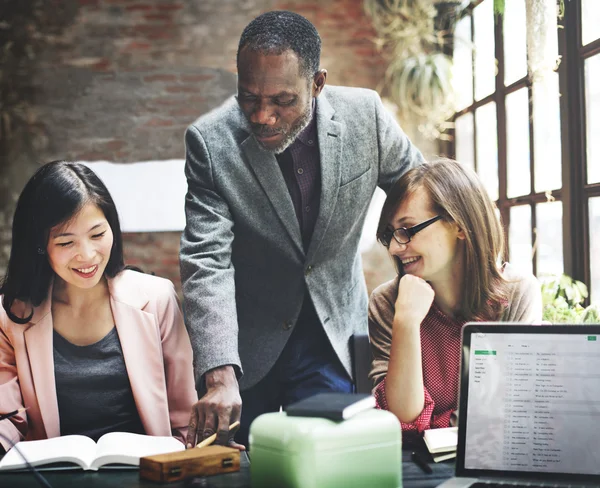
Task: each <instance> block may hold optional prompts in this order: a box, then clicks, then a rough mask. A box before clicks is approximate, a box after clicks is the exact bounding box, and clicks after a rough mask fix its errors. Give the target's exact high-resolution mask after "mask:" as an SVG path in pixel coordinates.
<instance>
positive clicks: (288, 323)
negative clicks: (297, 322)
mask: <svg viewBox="0 0 600 488" xmlns="http://www.w3.org/2000/svg"><path fill="white" fill-rule="evenodd" d="M291 328H292V323H291V322H284V323H283V329H284V330H290V329H291Z"/></svg>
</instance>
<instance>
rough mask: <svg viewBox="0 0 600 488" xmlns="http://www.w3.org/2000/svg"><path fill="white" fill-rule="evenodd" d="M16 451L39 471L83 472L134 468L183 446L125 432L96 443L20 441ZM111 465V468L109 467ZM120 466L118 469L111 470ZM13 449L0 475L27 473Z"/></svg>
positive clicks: (82, 439)
mask: <svg viewBox="0 0 600 488" xmlns="http://www.w3.org/2000/svg"><path fill="white" fill-rule="evenodd" d="M17 448H18V449H19V450H20V451H21V452H22V453H23V455H24V456H25V457H26V458H27V460H28V461H29V462H30V463H31V464H32V465H33V466H36V467H37V466H41V467H42V469H79V468H81V469H84V470H92V471H97V470H98V468H100V467H121V468H122V467H123V465H126V466H128V467H130V468H132V467H133V468H135V467H137V466H139V464H140V458H141V457H145V456H152V455H154V454H165V453H169V452H176V451H184V450H185V446H184V445H183V444H182V443H181V442H179V441H178V440H177V439H175V438H174V437H157V436H149V435H141V434H130V433H127V432H111V433H109V434H104V435H103V436H102V437H100V439H98V443H95V442H94V441H93V440H92V439H90V438H89V437H86V436H84V435H66V436H63V437H53V438H52V439H44V440H39V441H21V442H19V443H17ZM109 465H112V466H109ZM115 465H120V466H115ZM27 469H28V468H27V465H26V464H25V462H24V461H23V458H22V457H21V456H20V455H19V453H18V452H17V450H16V449H14V448H13V449H11V450H10V451H8V453H7V454H6V455H5V456H4V457H3V458H2V460H0V471H18V470H27Z"/></svg>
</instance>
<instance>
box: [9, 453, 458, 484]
mask: <svg viewBox="0 0 600 488" xmlns="http://www.w3.org/2000/svg"><path fill="white" fill-rule="evenodd" d="M241 464H242V466H241V469H240V471H239V472H237V473H229V474H223V475H218V476H209V477H205V478H193V479H189V480H185V481H179V482H176V483H165V484H158V483H154V482H152V481H144V480H140V479H139V473H138V471H137V470H104V471H99V472H93V471H79V470H77V471H75V470H73V471H42V472H41V473H42V474H43V475H44V477H45V478H46V479H47V480H48V482H49V483H50V485H51V486H52V487H53V488H107V487H119V488H150V487H152V488H158V487H160V486H164V487H166V488H184V487H185V488H250V467H249V466H250V465H249V463H248V459H247V458H246V457H245V456H244V455H243V456H242V458H241ZM430 466H431V467H432V469H433V473H432V474H425V473H424V472H423V471H422V470H421V468H419V467H418V466H417V465H416V464H414V463H413V462H412V461H411V460H410V451H409V450H404V451H403V452H402V480H403V487H404V488H434V487H436V486H437V485H439V484H440V483H442V481H444V480H446V479H448V478H450V477H452V476H453V475H454V464H453V463H451V462H444V463H437V464H436V463H430ZM39 486H40V485H39V484H38V482H37V480H36V479H35V477H34V476H33V475H32V474H30V473H0V487H2V488H34V487H39ZM253 488H260V487H253ZM365 488H367V487H365Z"/></svg>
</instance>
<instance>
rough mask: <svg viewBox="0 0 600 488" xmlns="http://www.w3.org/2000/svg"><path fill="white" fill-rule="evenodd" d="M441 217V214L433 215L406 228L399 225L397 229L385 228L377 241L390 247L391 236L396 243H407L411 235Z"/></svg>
mask: <svg viewBox="0 0 600 488" xmlns="http://www.w3.org/2000/svg"><path fill="white" fill-rule="evenodd" d="M441 218H442V216H441V215H436V216H435V217H433V218H431V219H429V220H426V221H425V222H421V223H420V224H417V225H413V226H412V227H409V228H408V229H407V228H406V227H400V228H398V229H394V230H391V229H386V230H385V231H384V232H383V233H382V234H381V236H379V242H381V244H383V245H384V246H385V247H390V243H391V242H392V237H393V238H394V239H396V242H397V243H398V244H408V243H409V242H410V240H411V239H412V237H413V236H414V235H415V234H416V233H417V232H420V231H422V230H423V229H424V228H425V227H428V226H430V225H431V224H433V223H434V222H437V221H438V220H440V219H441Z"/></svg>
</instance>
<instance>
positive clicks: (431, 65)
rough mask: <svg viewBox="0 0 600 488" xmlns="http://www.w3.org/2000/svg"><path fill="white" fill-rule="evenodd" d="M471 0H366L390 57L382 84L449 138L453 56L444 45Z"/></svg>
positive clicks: (424, 127)
mask: <svg viewBox="0 0 600 488" xmlns="http://www.w3.org/2000/svg"><path fill="white" fill-rule="evenodd" d="M468 4H469V0H446V1H431V0H364V8H365V11H366V13H367V15H368V16H369V17H370V18H371V21H372V22H373V26H374V28H375V31H376V32H377V39H376V40H375V42H376V44H377V46H378V47H379V48H380V49H381V50H382V51H383V52H384V54H385V55H386V56H387V57H388V58H389V60H390V63H389V65H388V68H387V70H386V74H385V79H384V80H383V87H382V88H385V89H387V90H388V92H389V96H390V98H391V99H392V101H393V102H394V103H396V104H397V105H398V108H399V109H400V113H401V114H402V115H403V116H404V117H409V118H410V117H411V116H412V118H414V119H417V121H419V122H420V124H419V130H420V131H421V132H423V133H424V134H425V135H426V136H428V137H430V138H436V137H437V138H444V136H443V132H444V130H445V129H446V128H447V127H448V124H447V123H446V121H447V120H448V119H449V118H450V117H451V116H452V115H453V114H454V92H453V88H452V57H451V56H450V55H449V54H447V51H448V50H447V49H445V47H446V46H447V45H448V42H449V39H450V38H451V37H452V34H453V31H454V26H455V24H456V22H457V20H458V19H459V18H460V15H461V12H462V11H463V10H464V8H465V7H466V6H467V5H468Z"/></svg>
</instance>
